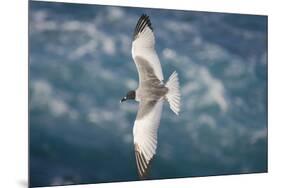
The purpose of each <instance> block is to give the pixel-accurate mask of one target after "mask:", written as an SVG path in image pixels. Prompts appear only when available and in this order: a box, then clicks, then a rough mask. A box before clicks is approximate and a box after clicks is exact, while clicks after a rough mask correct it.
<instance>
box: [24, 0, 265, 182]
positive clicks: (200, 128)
mask: <svg viewBox="0 0 281 188" xmlns="http://www.w3.org/2000/svg"><path fill="white" fill-rule="evenodd" d="M142 13H146V14H148V15H149V16H150V18H151V21H152V25H153V28H154V33H155V36H156V50H157V53H158V55H159V58H160V60H161V64H162V68H163V73H164V77H165V78H166V79H167V78H168V77H169V75H170V74H171V73H172V72H173V71H174V70H176V71H177V72H178V73H179V79H180V86H181V94H182V111H181V113H180V115H179V116H178V117H177V116H176V115H174V114H173V113H172V111H171V110H170V109H169V106H168V105H167V104H165V105H164V108H163V113H162V118H161V125H160V129H159V134H158V136H159V139H158V148H157V155H156V157H155V159H154V161H153V163H152V168H151V173H150V179H162V178H175V177H194V176H209V175H222V174H239V173H254V172H267V17H265V16H254V15H237V14H221V13H206V12H192V11H172V10H158V9H142V8H124V7H109V6H96V5H80V4H64V3H48V2H44V3H43V2H30V15H29V24H30V26H29V60H30V61H29V96H30V100H29V120H30V129H29V136H30V153H29V154H30V183H31V185H32V186H47V185H65V184H79V183H100V182H116V181H132V180H138V177H137V169H136V164H135V156H134V146H133V137H132V128H133V123H134V120H135V117H136V112H137V108H138V104H137V103H136V102H133V101H131V102H127V103H124V104H122V105H121V104H120V103H119V100H120V99H121V98H122V97H123V96H124V95H125V94H126V92H127V91H128V90H131V89H135V88H136V87H137V85H138V76H137V71H136V67H135V64H134V63H133V60H132V57H131V39H132V34H133V30H134V27H135V24H136V22H137V20H138V18H139V16H140V15H141V14H142Z"/></svg>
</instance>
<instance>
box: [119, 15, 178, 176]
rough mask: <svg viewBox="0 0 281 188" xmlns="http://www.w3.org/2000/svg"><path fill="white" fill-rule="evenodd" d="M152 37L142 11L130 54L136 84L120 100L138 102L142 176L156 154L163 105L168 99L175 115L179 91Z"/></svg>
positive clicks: (138, 151) (137, 136)
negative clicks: (162, 66) (134, 70)
mask: <svg viewBox="0 0 281 188" xmlns="http://www.w3.org/2000/svg"><path fill="white" fill-rule="evenodd" d="M154 44H155V37H154V34H153V29H152V26H151V22H150V19H149V17H148V16H147V15H145V14H143V15H142V16H141V17H140V18H139V20H138V22H137V25H136V27H135V31H134V35H133V43H132V56H133V59H134V62H135V64H136V67H137V70H138V75H139V86H138V88H137V89H136V90H133V91H129V92H128V93H127V95H126V96H125V97H124V98H123V99H122V100H121V101H120V102H123V101H126V100H128V99H133V100H136V101H138V102H139V109H138V113H137V117H136V120H135V123H134V128H133V135H134V145H135V155H136V163H137V168H138V174H139V177H140V178H141V179H144V178H146V177H147V175H148V168H149V166H150V163H151V160H152V158H153V156H154V155H155V153H156V147H157V130H158V127H159V124H160V117H161V113H162V106H163V102H164V101H168V103H169V105H170V108H171V110H172V111H173V112H174V113H175V114H177V115H178V114H179V111H180V91H179V81H178V74H177V72H173V73H172V75H171V76H170V77H169V79H168V81H167V82H166V83H164V77H163V73H162V68H161V65H160V61H159V58H158V56H157V53H156V51H155V49H154Z"/></svg>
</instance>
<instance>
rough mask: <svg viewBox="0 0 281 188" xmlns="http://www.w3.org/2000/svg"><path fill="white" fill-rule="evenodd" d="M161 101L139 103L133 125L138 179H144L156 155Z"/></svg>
mask: <svg viewBox="0 0 281 188" xmlns="http://www.w3.org/2000/svg"><path fill="white" fill-rule="evenodd" d="M162 106H163V99H160V100H158V101H141V102H140V105H139V110H138V114H137V119H136V121H135V123H134V128H133V134H134V144H135V155H136V162H137V168H138V174H139V176H140V178H145V177H146V175H147V172H148V169H149V164H150V162H151V160H152V158H153V156H154V155H155V153H156V148H157V131H158V127H159V123H160V117H161V113H162Z"/></svg>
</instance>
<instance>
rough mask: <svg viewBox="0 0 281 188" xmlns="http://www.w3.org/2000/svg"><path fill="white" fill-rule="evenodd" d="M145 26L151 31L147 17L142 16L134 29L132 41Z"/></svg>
mask: <svg viewBox="0 0 281 188" xmlns="http://www.w3.org/2000/svg"><path fill="white" fill-rule="evenodd" d="M146 26H148V27H149V28H150V29H151V30H153V28H152V25H151V21H150V19H149V16H147V15H146V14H142V15H141V17H140V18H139V20H138V22H137V25H136V27H135V31H134V36H133V39H135V38H136V37H137V35H138V34H139V33H141V32H142V31H143V29H144V28H145V27H146Z"/></svg>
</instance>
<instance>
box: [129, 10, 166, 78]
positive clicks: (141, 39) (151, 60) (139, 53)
mask: <svg viewBox="0 0 281 188" xmlns="http://www.w3.org/2000/svg"><path fill="white" fill-rule="evenodd" d="M154 44H155V38H154V34H153V31H152V26H151V22H150V19H149V17H148V16H147V15H144V14H143V15H142V16H141V17H140V19H139V21H138V22H137V25H136V28H135V31H134V36H133V44H132V56H133V59H134V61H135V64H136V66H137V69H138V72H139V80H140V82H141V79H142V77H141V75H140V71H141V70H140V68H139V65H138V58H137V57H139V58H141V59H143V60H144V61H145V62H147V63H148V64H149V66H150V67H152V69H153V71H154V73H155V75H156V76H157V78H158V79H159V80H160V81H163V79H164V78H163V72H162V68H161V64H160V61H159V58H158V56H157V53H156V51H155V48H154Z"/></svg>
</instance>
